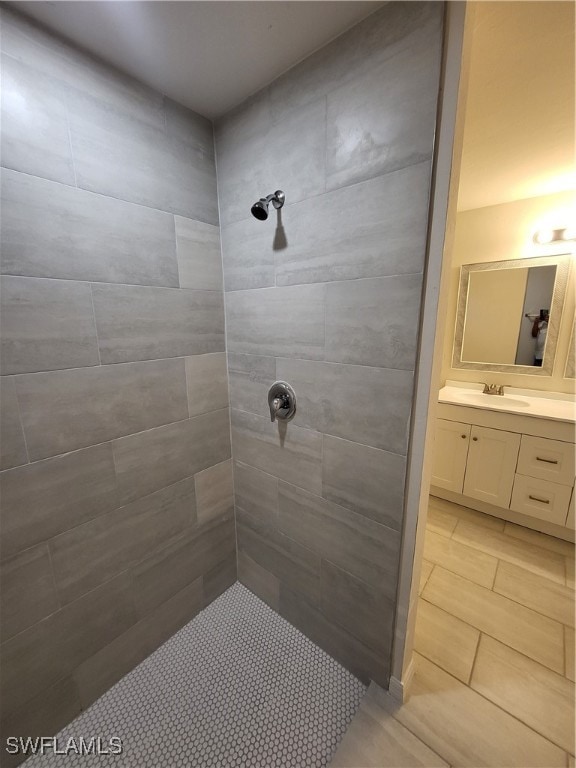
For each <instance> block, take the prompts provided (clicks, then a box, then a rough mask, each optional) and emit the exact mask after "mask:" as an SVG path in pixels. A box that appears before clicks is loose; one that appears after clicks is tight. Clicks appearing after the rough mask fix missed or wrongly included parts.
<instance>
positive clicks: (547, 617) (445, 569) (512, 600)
mask: <svg viewBox="0 0 576 768" xmlns="http://www.w3.org/2000/svg"><path fill="white" fill-rule="evenodd" d="M435 567H438V568H440V569H442V570H444V571H446V572H447V573H450V574H452V575H454V576H458V577H459V578H461V579H463V580H464V581H467V582H468V583H469V584H473V585H474V586H475V587H478V588H479V589H485V590H486V591H487V592H492V594H494V595H497V596H498V597H502V598H504V599H505V600H510V602H511V603H514V604H515V605H519V606H520V607H521V608H525V609H526V610H528V611H532V613H535V614H537V615H538V616H540V617H541V618H543V619H547V620H548V621H553V622H554V623H555V624H558V625H559V626H561V627H565V626H568V625H566V624H564V623H563V622H561V621H559V620H558V619H553V618H552V617H550V616H547V615H546V614H545V613H541V612H540V611H537V610H536V609H535V608H531V607H530V606H529V605H524V603H519V602H518V601H517V600H514V598H512V597H508V595H501V594H500V593H499V592H494V591H493V590H491V589H489V588H488V587H483V586H482V585H481V584H478V583H477V582H475V581H472V580H471V579H468V578H466V576H462V575H461V574H459V573H454V572H453V571H450V570H449V569H448V568H446V567H445V566H443V565H438V564H437V563H436V565H435ZM428 580H430V577H428ZM426 602H428V603H431V604H432V605H434V606H435V607H436V608H439V609H440V610H442V611H445V612H446V613H449V614H450V616H453V617H454V618H455V619H459V620H460V621H462V622H464V624H468V623H469V622H467V621H465V620H464V619H462V618H460V616H456V615H455V614H453V613H450V611H447V610H446V609H445V608H443V607H442V606H441V605H437V604H436V603H434V602H432V600H428V599H426ZM469 626H473V625H472V624H469ZM474 629H476V630H477V631H478V632H483V634H485V635H488V636H489V637H493V636H492V635H490V634H489V633H488V632H485V631H484V630H481V629H479V628H478V627H474ZM494 640H498V638H497V637H494ZM498 642H502V641H501V640H498ZM503 645H506V643H503ZM518 653H520V651H518ZM538 663H540V662H538ZM543 666H545V665H543ZM553 671H554V670H553Z"/></svg>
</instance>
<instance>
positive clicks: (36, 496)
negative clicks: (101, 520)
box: [0, 443, 118, 556]
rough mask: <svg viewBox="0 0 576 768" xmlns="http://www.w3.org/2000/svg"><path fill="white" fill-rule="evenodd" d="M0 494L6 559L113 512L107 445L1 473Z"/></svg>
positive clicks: (112, 473)
mask: <svg viewBox="0 0 576 768" xmlns="http://www.w3.org/2000/svg"><path fill="white" fill-rule="evenodd" d="M0 492H1V496H2V504H1V505H0V516H1V517H0V519H1V528H2V537H1V538H0V543H1V548H2V549H1V551H2V556H8V555H12V554H14V553H16V552H20V551H21V550H23V549H27V548H28V547H31V546H33V545H34V544H37V543H38V542H41V541H44V540H46V539H50V538H51V537H52V536H57V535H58V534H59V533H62V532H63V531H67V530H68V529H69V528H74V527H75V526H76V525H80V524H81V523H84V522H86V521H87V520H91V519H92V518H94V517H97V516H98V515H101V514H104V513H105V512H109V511H110V510H112V509H114V508H115V507H116V506H118V493H117V486H116V474H115V471H114V461H113V458H112V448H111V446H110V443H104V444H103V445H96V446H94V447H92V448H85V449H84V450H81V451H76V452H74V453H67V454H65V455H63V456H57V457H55V458H52V459H46V460H45V461H37V462H34V463H33V464H28V465H26V466H23V467H17V468H16V469H11V470H9V471H6V472H2V473H1V474H0Z"/></svg>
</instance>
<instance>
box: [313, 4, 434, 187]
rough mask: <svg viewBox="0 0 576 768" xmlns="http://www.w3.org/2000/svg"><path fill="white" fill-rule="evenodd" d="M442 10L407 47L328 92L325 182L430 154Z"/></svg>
mask: <svg viewBox="0 0 576 768" xmlns="http://www.w3.org/2000/svg"><path fill="white" fill-rule="evenodd" d="M441 24H442V18H441V15H440V14H439V13H438V14H435V16H434V17H433V18H432V19H431V23H430V25H429V37H428V39H427V40H426V41H425V42H424V43H423V44H421V45H420V46H419V47H418V48H415V49H410V48H406V49H404V50H402V51H400V52H399V53H398V54H397V55H396V56H393V57H391V58H389V59H386V61H383V62H382V63H380V64H379V65H377V66H375V67H374V68H373V69H371V70H370V72H369V73H363V74H362V76H361V77H360V78H359V79H358V80H352V81H350V82H348V83H345V84H344V85H342V86H340V87H339V88H336V89H335V90H334V91H332V92H331V93H330V94H329V95H328V115H327V125H328V134H327V147H326V184H327V187H328V189H334V188H336V187H341V186H343V185H345V184H354V183H357V182H359V181H364V180H365V179H367V178H374V177H375V176H379V175H381V174H383V173H389V172H390V171H395V170H397V169H398V168H405V167H406V166H408V165H414V164H416V163H418V162H421V161H422V160H427V159H429V158H430V157H431V155H432V149H433V146H434V132H435V125H436V103H437V100H438V88H439V82H438V81H439V72H440V61H441V55H442V49H441V47H440V46H439V45H438V35H439V31H440V28H441Z"/></svg>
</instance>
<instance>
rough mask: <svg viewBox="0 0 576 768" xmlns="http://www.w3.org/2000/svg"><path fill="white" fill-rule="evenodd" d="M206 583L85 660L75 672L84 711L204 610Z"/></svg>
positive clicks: (185, 592) (191, 587) (197, 584)
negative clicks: (203, 589) (203, 596)
mask: <svg viewBox="0 0 576 768" xmlns="http://www.w3.org/2000/svg"><path fill="white" fill-rule="evenodd" d="M202 586H203V585H202V580H201V579H197V580H196V581H194V582H192V584H189V585H188V586H187V587H185V588H184V589H181V590H180V592H177V593H176V594H175V595H174V596H173V597H171V598H170V599H169V600H167V601H166V602H165V603H164V604H163V605H161V606H160V607H159V608H158V609H156V610H155V611H152V612H151V613H149V614H147V615H146V616H145V617H144V618H143V619H141V620H140V621H138V623H136V624H133V625H132V626H131V627H130V628H129V629H128V630H127V631H126V632H123V633H122V634H121V635H119V636H118V637H116V638H114V639H113V640H112V642H110V643H108V645H106V646H104V647H103V648H102V649H101V650H99V651H97V652H96V653H95V654H94V655H93V656H91V657H90V658H89V659H86V661H83V662H82V663H81V664H80V665H79V666H78V667H76V669H75V670H74V673H73V678H74V681H75V682H76V684H77V685H78V690H79V694H80V699H81V701H82V706H83V707H84V708H86V707H88V706H90V704H92V703H93V702H94V701H95V700H96V699H98V698H99V697H100V696H102V694H103V693H106V691H107V690H108V689H109V688H110V687H111V686H113V685H114V684H115V683H117V682H118V680H120V678H122V677H124V675H126V674H127V673H128V672H130V671H131V670H132V669H133V668H134V667H135V666H136V665H137V664H139V663H140V662H141V661H143V660H144V659H145V658H146V656H148V655H149V654H150V653H152V652H153V651H155V650H156V649H157V648H158V647H159V646H160V645H162V643H164V642H165V641H166V640H168V638H170V637H171V636H172V635H173V634H174V633H175V632H177V631H178V630H179V629H181V627H182V626H183V625H184V624H187V623H188V622H189V621H190V619H192V618H193V617H194V616H195V615H196V614H197V613H198V612H199V611H201V610H202V608H203V600H202Z"/></svg>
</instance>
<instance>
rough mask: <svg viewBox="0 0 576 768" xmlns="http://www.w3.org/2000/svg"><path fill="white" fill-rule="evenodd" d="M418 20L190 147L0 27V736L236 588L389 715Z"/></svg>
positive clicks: (333, 46) (33, 727) (393, 25)
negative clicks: (271, 398) (369, 689)
mask: <svg viewBox="0 0 576 768" xmlns="http://www.w3.org/2000/svg"><path fill="white" fill-rule="evenodd" d="M443 12H444V9H443V4H441V3H426V2H393V3H387V4H384V5H383V6H381V7H379V9H378V10H377V11H376V12H375V13H373V14H372V15H371V16H369V17H368V18H367V19H366V20H365V21H363V22H361V23H360V24H358V25H356V26H355V27H353V28H352V29H351V30H349V31H348V32H346V33H345V34H344V35H342V36H340V37H338V38H337V39H336V40H334V41H333V42H332V43H330V44H329V45H327V46H325V47H324V48H322V49H321V50H319V51H317V52H316V53H314V54H313V55H312V56H310V57H308V58H307V59H305V60H304V61H303V62H301V63H300V64H298V65H297V66H295V67H293V68H292V69H290V70H289V71H288V72H286V73H285V74H284V75H282V76H281V77H280V78H278V79H276V80H275V81H274V82H272V83H271V84H270V85H269V86H268V87H266V88H265V89H264V90H262V91H260V92H259V93H257V94H255V95H254V96H253V97H251V98H250V99H249V100H248V101H247V102H245V103H243V104H242V105H240V106H239V107H238V108H236V109H235V110H233V111H232V112H231V113H229V114H227V115H224V116H223V117H221V118H219V119H218V120H216V121H215V124H214V125H213V124H212V123H211V122H210V121H209V120H207V119H206V118H204V117H202V116H200V115H197V114H195V113H193V112H191V111H190V110H189V109H187V108H185V107H183V106H181V105H179V104H177V103H175V102H173V101H170V100H169V99H167V98H165V97H163V96H162V95H161V94H159V93H156V92H154V91H152V90H150V89H149V88H148V87H146V86H144V85H142V84H140V83H138V82H136V81H134V80H132V79H130V78H128V77H127V76H124V75H123V74H121V73H119V72H117V71H115V70H113V69H111V68H110V67H109V66H108V65H105V64H103V63H101V62H100V61H98V60H96V59H94V58H92V57H90V56H89V55H88V54H86V53H84V52H81V51H79V50H77V49H76V48H74V47H73V46H71V45H69V44H68V43H66V42H64V41H62V40H60V39H58V38H57V37H55V36H53V35H52V34H51V33H49V32H47V31H46V30H44V29H42V28H40V27H38V26H36V25H35V24H34V23H33V22H31V21H29V20H27V19H26V18H25V17H24V16H21V15H20V14H18V13H16V12H14V11H12V10H11V9H8V8H3V9H2V32H1V48H2V85H3V93H4V95H3V112H2V272H3V278H2V303H1V309H2V317H1V320H2V357H1V363H2V374H3V378H2V388H1V394H2V473H1V475H0V481H1V493H2V505H1V515H2V516H1V534H2V536H1V539H2V548H1V556H2V564H1V569H2V571H1V572H2V583H3V589H2V638H1V640H2V643H1V663H2V702H3V733H4V735H7V734H9V733H18V734H19V733H25V734H30V735H40V734H42V735H46V734H53V733H56V732H57V731H58V730H59V729H61V728H62V727H63V726H65V725H66V724H67V723H69V722H70V721H71V720H72V719H73V718H75V717H76V716H77V715H78V714H79V713H80V712H81V711H82V710H84V709H86V708H87V707H89V706H90V705H91V704H92V703H93V702H94V701H95V700H96V699H98V697H100V696H101V695H102V694H104V693H105V692H106V691H107V690H108V689H109V688H110V687H111V686H113V685H114V684H115V683H116V682H117V681H118V680H119V679H120V678H122V677H123V676H124V675H126V674H127V673H128V672H130V670H132V669H133V668H134V667H135V666H136V665H138V664H139V663H140V662H142V661H143V660H144V659H145V658H146V657H147V656H149V654H150V653H152V652H153V651H155V650H156V649H157V648H158V647H159V646H160V645H161V644H162V643H164V642H165V641H166V640H168V638H170V637H171V636H172V635H173V634H174V633H175V632H176V631H177V630H179V629H180V628H181V627H182V626H184V625H185V624H187V623H188V622H189V621H190V620H191V619H192V618H193V617H194V616H195V615H196V614H198V612H199V611H201V610H202V609H203V608H205V607H206V606H208V605H209V604H210V603H211V602H212V601H213V600H214V599H215V598H216V597H217V596H218V595H220V594H221V593H222V592H224V591H225V590H226V589H228V588H229V587H230V586H231V585H233V584H234V582H235V581H236V580H237V579H238V580H239V581H240V582H241V583H242V584H243V585H245V586H246V587H247V588H248V589H249V590H250V591H252V592H253V593H254V594H255V595H256V596H257V597H259V598H260V599H261V600H263V601H264V602H265V603H267V604H268V606H270V607H271V608H272V609H273V610H274V611H275V612H277V613H279V614H280V615H281V616H282V617H283V618H284V619H286V620H287V621H288V622H289V623H290V624H292V625H293V626H294V627H296V628H297V629H298V630H300V631H301V632H302V633H303V634H304V635H306V636H307V637H308V638H309V639H311V640H312V641H313V642H314V643H316V644H317V645H318V646H320V648H322V649H323V650H324V651H326V652H327V653H328V654H329V655H330V656H332V657H333V658H334V659H336V660H337V661H339V662H340V663H341V664H342V665H343V666H344V667H345V668H346V669H347V670H349V671H350V672H352V673H353V674H354V675H356V676H357V677H358V678H360V680H362V681H363V682H367V681H369V680H371V679H372V680H375V681H376V682H378V683H379V684H381V685H382V686H384V687H387V686H388V682H389V676H390V656H391V646H392V632H393V625H394V618H395V600H396V588H397V573H398V567H399V553H400V541H401V535H402V521H403V505H404V487H405V482H406V466H407V454H408V449H409V436H410V428H411V408H412V388H413V377H414V371H415V367H416V363H417V357H418V331H419V318H420V305H421V291H422V287H423V273H424V269H425V254H426V239H427V228H428V206H429V193H430V184H431V173H432V154H433V144H434V134H435V125H436V109H437V100H438V90H439V80H440V64H441V54H442V36H443ZM276 189H282V190H283V191H284V192H285V194H286V203H285V205H284V207H283V208H282V209H281V210H280V211H278V212H276V211H272V210H271V214H270V216H269V218H268V220H267V221H257V220H256V219H255V218H253V217H252V216H251V214H250V207H251V205H252V204H253V203H254V202H255V201H256V200H257V199H258V198H259V197H262V196H266V195H267V194H269V193H271V192H273V191H274V190H276ZM276 380H283V381H287V382H289V383H290V384H291V385H292V386H293V387H294V389H295V391H296V393H297V398H298V407H297V412H296V416H295V418H294V419H293V420H292V421H290V422H288V423H279V422H271V420H270V415H269V411H268V403H267V393H268V389H269V387H270V385H271V384H272V383H273V382H274V381H276Z"/></svg>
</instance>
